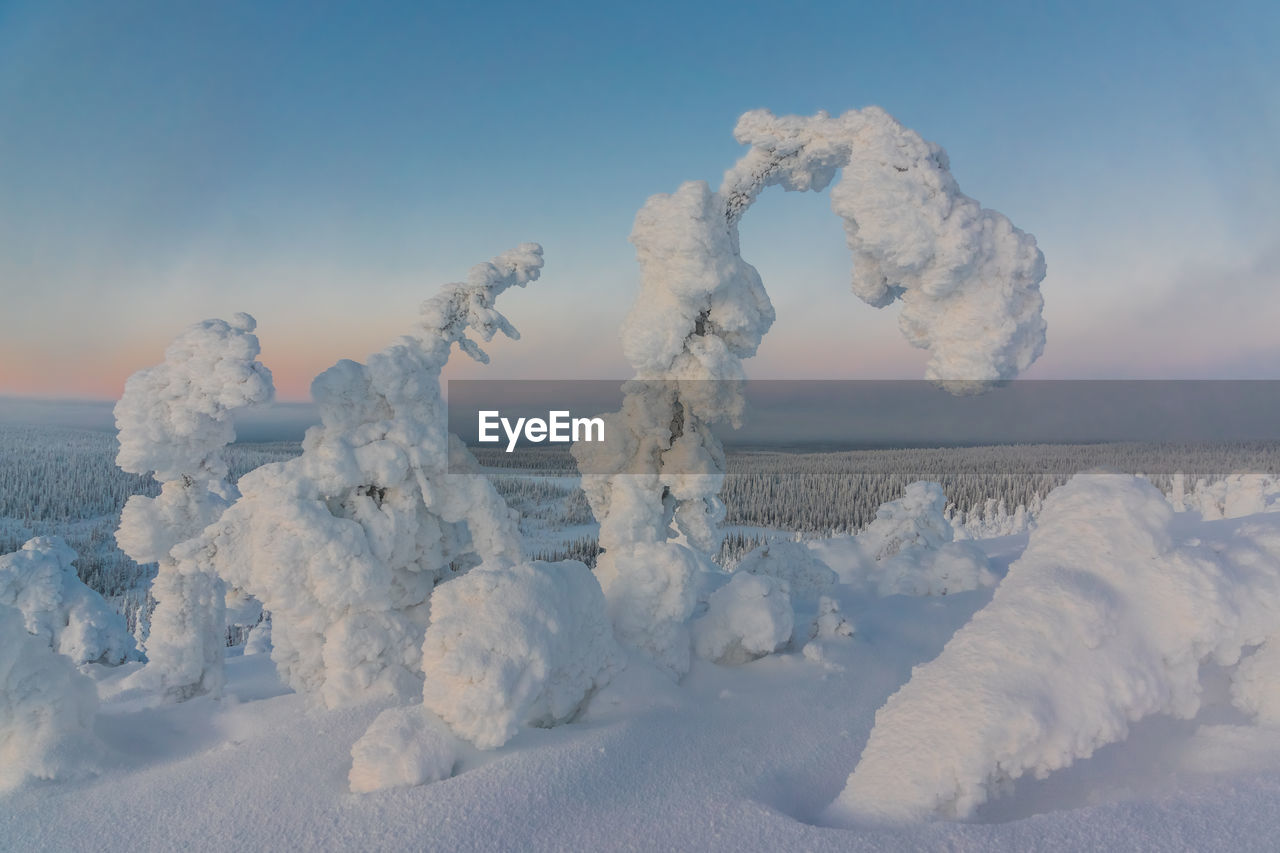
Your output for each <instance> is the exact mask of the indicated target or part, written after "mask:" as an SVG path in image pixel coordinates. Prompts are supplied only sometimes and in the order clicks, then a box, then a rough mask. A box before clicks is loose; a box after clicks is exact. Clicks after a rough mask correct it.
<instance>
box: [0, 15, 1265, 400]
mask: <svg viewBox="0 0 1280 853" xmlns="http://www.w3.org/2000/svg"><path fill="white" fill-rule="evenodd" d="M1278 43H1280V5H1278V4H1275V3H1274V2H1239V3H1231V2H1227V3H1219V4H1208V3H1179V2H1162V3H1150V4H1142V3H1123V2H1107V3H1095V2H1070V3H1039V2H1037V3H1031V2H1024V3H961V2H957V3H945V4H944V3H919V2H900V3H861V2H821V3H817V2H815V3H805V2H794V3H791V2H789V3H785V4H782V3H756V2H745V1H744V0H736V2H729V3H723V2H703V3H666V2H647V3H631V4H611V3H601V2H592V3H554V2H544V3H536V4H535V3H524V4H519V3H503V2H487V3H449V4H439V3H378V2H370V3H358V4H357V3H350V4H341V3H323V2H307V3H289V2H276V3H258V2H219V3H194V2H163V3H161V2H154V3H137V2H128V0H117V1H116V2H112V3H95V2H81V3H69V2H61V0H38V2H8V0H0V394H9V395H40V396H46V397H70V398H92V399H110V398H114V397H116V396H118V395H119V393H120V390H121V388H122V387H123V382H124V379H125V377H127V376H128V375H129V374H130V373H131V372H133V371H135V370H138V369H140V368H143V367H146V366H148V365H151V364H155V363H157V362H158V361H160V360H161V358H162V357H163V350H164V346H165V344H166V343H167V341H168V340H170V339H171V338H173V337H174V336H175V335H176V334H177V333H178V332H179V331H181V329H182V328H183V327H185V326H186V325H188V324H190V323H192V322H196V321H199V320H202V319H205V318H207V317H214V316H222V317H226V316H229V315H230V314H232V313H234V312H236V311H247V312H249V313H251V314H253V315H254V316H255V317H256V318H257V319H258V323H259V325H258V335H259V337H260V339H261V340H262V347H263V356H262V358H263V361H264V362H265V363H266V364H267V365H268V366H269V367H270V368H271V369H272V371H273V372H274V373H275V376H276V384H277V387H278V389H279V394H280V396H281V398H282V399H286V400H304V399H306V398H307V396H308V391H307V389H308V386H309V383H310V379H311V378H312V377H313V376H314V375H315V374H316V373H318V372H320V371H321V370H323V369H324V368H326V367H327V366H329V365H330V364H332V363H333V362H334V361H336V360H337V359H339V358H355V359H363V357H364V356H365V355H367V354H368V353H370V352H372V351H376V350H378V349H381V348H382V347H383V346H384V345H385V344H386V343H387V342H389V341H390V340H391V339H393V338H394V337H395V336H396V335H398V334H401V333H403V332H406V331H408V330H409V329H410V328H411V326H412V324H413V321H414V318H415V317H416V313H417V306H418V304H419V303H420V302H421V301H422V300H423V299H425V298H426V297H427V296H429V295H430V294H431V293H432V292H434V290H435V289H436V288H437V287H438V286H439V285H440V284H442V283H445V282H448V281H456V280H459V279H461V278H463V277H464V276H465V274H466V271H467V269H468V268H469V267H470V266H471V265H472V264H474V263H477V262H479V261H482V260H486V259H488V258H489V257H491V256H493V255H495V254H497V253H498V252H500V251H502V250H504V249H506V248H508V247H510V246H513V245H515V244H517V243H520V242H524V241H529V240H533V241H537V242H540V243H542V244H543V246H544V248H545V252H546V267H545V269H544V272H543V277H542V279H541V280H539V281H538V282H535V283H534V284H533V285H531V286H530V287H529V288H528V289H527V290H526V291H517V292H513V293H508V294H506V295H504V297H503V300H502V302H501V304H500V308H501V309H502V310H503V311H504V313H505V314H506V315H507V316H508V317H509V318H510V319H511V321H512V322H513V323H514V324H515V325H516V327H517V328H519V329H520V330H521V332H522V335H523V337H522V340H521V341H519V342H502V341H495V342H494V343H493V345H492V346H490V347H488V349H489V351H490V353H491V355H492V363H491V365H489V366H488V367H487V368H483V369H482V368H480V367H479V366H476V365H468V364H463V363H460V362H462V361H463V360H464V356H461V355H458V356H455V358H454V360H453V361H452V362H451V364H450V367H449V369H448V372H447V375H448V376H451V377H454V378H480V377H492V378H556V379H561V378H619V377H624V376H626V375H628V373H629V370H628V369H627V366H626V362H625V360H624V359H623V357H622V354H621V347H620V344H619V340H618V334H617V329H618V326H619V324H620V323H621V321H622V318H623V316H624V315H625V313H626V310H627V307H628V306H629V304H630V302H631V300H632V298H633V296H634V294H635V292H636V288H637V286H638V268H637V266H636V264H635V260H634V251H633V249H632V247H631V246H630V244H629V243H628V241H627V237H628V234H629V232H630V230H631V223H632V219H633V217H634V215H635V212H636V210H638V209H639V207H640V206H641V205H642V204H643V202H644V200H645V198H646V197H648V196H649V195H651V194H653V193H658V192H671V191H673V190H675V189H676V188H677V187H678V186H679V185H680V184H681V183H682V182H684V181H686V180H694V179H703V180H707V181H709V182H711V183H712V185H713V186H716V185H718V183H719V179H720V176H721V174H722V173H723V171H724V170H725V169H727V168H728V167H729V166H731V165H732V164H733V162H734V160H735V159H736V158H737V157H738V156H740V154H741V153H742V150H741V147H740V146H738V145H737V143H736V142H735V141H734V140H733V136H732V130H733V125H734V122H735V121H736V119H737V116H738V115H740V114H741V113H742V112H744V111H746V110H749V109H755V108H760V107H765V108H768V109H770V110H773V111H774V112H776V113H805V114H812V113H813V112H815V111H817V110H820V109H823V110H827V111H828V112H831V113H840V112H843V111H845V110H849V109H855V108H861V107H865V106H867V105H871V104H877V105H879V106H882V107H884V108H885V109H887V110H888V111H889V112H890V113H892V114H893V115H894V116H896V117H897V118H898V119H899V120H900V121H902V122H903V123H904V124H906V125H907V126H909V127H911V128H914V129H915V130H917V131H918V132H919V133H921V134H922V135H923V136H924V137H925V138H926V139H929V140H932V141H934V142H937V143H939V144H941V145H942V146H943V147H944V148H946V149H947V151H948V153H949V155H950V158H951V166H952V171H953V173H954V174H955V176H956V178H957V180H958V181H959V183H960V185H961V187H962V188H963V189H964V191H965V192H966V193H968V194H969V195H971V196H973V197H975V198H977V199H979V200H980V201H981V202H982V203H983V204H984V205H985V206H987V207H991V208H994V209H996V210H999V211H1001V212H1003V213H1005V214H1006V215H1007V216H1009V218H1010V219H1012V220H1013V222H1014V223H1015V224H1016V225H1018V226H1019V227H1021V228H1022V229H1024V230H1026V231H1029V232H1031V233H1033V234H1035V235H1036V237H1037V239H1038V240H1039V243H1040V246H1041V248H1042V250H1043V251H1044V253H1045V256H1046V259H1047V263H1048V269H1049V274H1048V277H1047V278H1046V279H1045V281H1044V284H1043V292H1044V295H1045V300H1046V309H1045V316H1046V319H1047V321H1048V324H1049V332H1048V346H1047V348H1046V351H1045V354H1044V356H1043V357H1042V358H1041V360H1040V362H1039V363H1038V364H1037V365H1036V366H1035V367H1033V368H1032V370H1031V371H1029V373H1028V374H1027V375H1028V376H1029V377H1032V378H1280V334H1277V318H1280V158H1278V157H1277V156H1276V153H1277V152H1278V151H1280V58H1278V57H1277V54H1280V52H1277V51H1275V50H1274V49H1273V48H1274V45H1275V44H1278ZM742 249H743V255H744V257H745V258H746V259H747V260H749V261H751V262H752V263H754V264H755V265H756V267H757V268H758V269H759V270H760V272H761V274H762V276H763V278H764V281H765V284H766V287H767V288H768V290H769V293H770V295H771V297H772V299H773V301H774V304H775V306H776V308H777V313H778V320H777V323H776V324H775V325H774V328H773V330H772V331H771V332H770V334H769V335H768V336H767V337H766V338H765V341H764V344H763V345H762V346H761V349H760V352H759V354H758V356H757V357H756V358H755V359H753V360H752V361H751V362H750V363H749V365H748V370H749V372H750V374H751V375H753V376H756V377H760V378H805V379H833V378H918V377H919V376H921V375H922V371H923V364H924V361H925V358H926V356H925V354H924V353H923V352H920V351H916V350H913V349H911V347H910V346H909V345H907V344H906V343H905V342H903V341H902V340H901V337H900V336H899V334H898V332H897V327H896V313H897V309H896V308H894V307H889V308H887V309H883V310H879V311H877V310H875V309H873V308H870V307H869V306H867V305H864V304H862V303H861V302H859V301H858V300H857V299H856V298H855V297H854V296H852V294H851V293H850V292H849V284H848V281H849V265H850V260H849V256H848V250H847V248H846V247H845V243H844V236H843V232H842V229H841V224H840V221H839V219H838V218H837V217H836V216H835V215H834V214H832V213H831V211H830V208H829V204H828V200H827V199H826V198H819V197H817V196H815V195H814V194H811V193H806V194H788V193H783V192H782V191H780V190H777V189H774V190H771V191H769V193H768V194H767V195H765V196H764V197H762V199H761V200H760V202H758V203H757V204H756V205H755V206H754V207H753V208H752V209H751V211H750V213H749V214H748V215H747V217H746V218H745V219H744V220H743V223H742Z"/></svg>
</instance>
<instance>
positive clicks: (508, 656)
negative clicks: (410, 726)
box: [422, 560, 622, 749]
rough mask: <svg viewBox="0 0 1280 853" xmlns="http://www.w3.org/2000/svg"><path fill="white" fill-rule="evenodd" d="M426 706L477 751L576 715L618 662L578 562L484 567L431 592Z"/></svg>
mask: <svg viewBox="0 0 1280 853" xmlns="http://www.w3.org/2000/svg"><path fill="white" fill-rule="evenodd" d="M422 656H423V661H422V668H423V671H424V673H425V675H426V680H425V681H424V683H423V688H422V697H423V704H424V705H425V706H426V708H427V709H428V710H430V711H432V712H434V713H435V714H437V715H438V716H439V717H440V718H441V719H443V720H445V721H446V722H447V723H448V724H449V726H450V727H451V728H452V729H453V731H454V732H455V733H456V734H457V735H458V736H459V737H463V738H465V739H467V740H469V741H471V743H473V744H475V745H476V746H477V747H479V748H481V749H491V748H494V747H498V746H501V745H502V744H504V743H506V742H507V741H508V740H510V739H511V737H512V736H513V735H515V734H516V732H517V731H519V729H520V727H521V726H525V725H529V726H543V727H547V726H553V725H557V724H559V723H563V722H568V721H569V720H572V719H573V718H574V716H576V715H577V713H578V712H579V710H581V708H582V707H583V706H584V704H585V702H586V700H587V699H589V698H590V696H591V695H592V694H593V693H594V692H595V691H596V690H597V689H598V688H599V687H602V686H603V685H604V684H606V683H607V682H608V681H609V679H610V677H611V676H612V675H613V673H614V672H616V671H617V670H618V669H620V668H621V666H622V652H621V649H619V648H618V646H617V643H616V641H615V640H614V638H613V630H612V627H611V625H610V623H609V618H608V615H607V611H606V609H605V601H604V593H603V592H602V591H601V589H600V584H599V583H598V582H597V581H596V579H595V577H593V576H592V574H591V570H590V569H588V568H587V567H586V566H585V565H583V564H582V563H579V562H577V561H576V560H565V561H563V562H558V563H544V562H542V561H536V562H533V563H519V564H517V565H514V566H510V567H495V568H489V567H487V566H481V567H479V568H477V569H473V570H472V571H470V572H468V573H467V574H465V575H463V576H462V577H460V578H456V579H454V580H451V581H449V582H448V583H445V584H441V585H440V586H439V587H438V588H437V589H436V591H435V594H434V595H432V596H431V624H430V626H429V627H428V628H427V633H426V642H425V644H424V646H423V651H422Z"/></svg>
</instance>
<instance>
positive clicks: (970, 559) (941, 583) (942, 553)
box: [877, 541, 996, 595]
mask: <svg viewBox="0 0 1280 853" xmlns="http://www.w3.org/2000/svg"><path fill="white" fill-rule="evenodd" d="M878 575H879V580H878V583H877V592H879V593H880V595H947V594H948V593H955V592H967V591H968V590H971V589H978V588H979V587H984V586H994V585H995V582H996V576H995V575H994V574H993V573H992V571H991V563H990V561H989V560H988V559H987V555H986V552H985V551H983V550H982V549H981V548H979V547H978V546H977V545H975V544H974V543H972V542H968V541H961V542H947V543H945V544H943V545H940V546H939V547H937V548H922V547H918V546H917V547H911V548H904V549H903V550H901V551H899V552H898V553H897V554H895V555H893V556H892V557H888V558H886V559H885V560H883V561H882V562H881V565H880V567H879V572H878Z"/></svg>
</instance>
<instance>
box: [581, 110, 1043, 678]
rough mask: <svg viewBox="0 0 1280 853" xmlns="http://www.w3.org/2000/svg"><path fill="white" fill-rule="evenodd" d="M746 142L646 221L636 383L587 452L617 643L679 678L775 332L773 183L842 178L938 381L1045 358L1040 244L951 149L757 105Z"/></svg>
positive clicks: (865, 275) (840, 204) (880, 293)
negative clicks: (697, 579)
mask: <svg viewBox="0 0 1280 853" xmlns="http://www.w3.org/2000/svg"><path fill="white" fill-rule="evenodd" d="M735 135H736V137H737V138H738V140H739V141H740V142H742V143H743V144H746V145H749V146H750V150H749V151H748V152H747V154H746V155H745V156H744V157H743V158H742V159H741V160H740V161H739V162H738V163H737V164H736V165H735V166H734V167H733V168H732V169H730V170H729V171H728V172H727V173H726V175H725V177H724V181H723V183H722V184H721V187H720V189H719V190H718V191H712V190H711V188H710V187H709V186H708V185H707V184H706V183H705V182H701V181H692V182H689V183H686V184H684V185H682V186H681V187H680V188H679V189H678V190H677V191H676V192H675V193H673V194H671V195H656V196H653V197H652V198H650V199H649V200H648V202H646V204H645V206H644V207H643V208H642V209H641V210H640V212H639V214H637V216H636V221H635V227H634V229H633V231H632V234H631V240H632V242H633V243H634V244H635V246H636V251H637V256H638V259H639V262H640V266H641V279H642V281H641V289H640V293H639V295H638V297H637V300H636V302H635V305H634V307H633V308H632V309H631V313H630V314H629V315H628V317H627V320H626V322H625V323H624V325H623V329H622V340H623V348H624V351H625V353H626V356H627V358H628V359H629V360H630V362H631V364H632V365H633V367H634V368H635V370H636V376H637V380H639V381H633V382H631V383H629V384H628V385H627V386H626V388H625V395H626V396H625V399H624V402H623V407H622V410H621V411H620V412H618V413H617V414H615V415H614V416H612V417H611V418H609V419H608V421H607V425H606V430H605V435H606V441H605V442H604V443H599V444H586V443H581V444H578V445H576V446H575V448H574V452H575V455H576V456H577V457H578V460H579V465H580V467H581V469H582V471H583V472H584V476H583V486H584V489H585V491H586V494H587V498H588V500H589V502H590V504H591V508H592V511H593V512H594V513H595V514H596V517H597V518H598V519H599V521H600V546H601V548H602V553H601V555H600V558H599V561H598V564H597V575H598V577H599V578H600V581H601V584H602V585H603V587H604V589H605V594H606V596H607V597H608V598H609V601H610V608H611V611H612V612H613V613H614V614H615V627H616V628H617V632H618V636H619V638H620V639H622V640H623V641H624V642H626V643H627V644H629V645H631V646H634V647H637V648H641V649H644V650H645V651H646V652H647V653H648V654H649V655H650V656H651V657H653V658H654V659H655V661H657V662H658V663H659V664H660V665H662V666H664V667H665V668H667V669H668V670H669V671H670V672H671V673H672V674H674V675H676V676H679V675H680V674H682V673H683V671H684V669H685V668H687V665H688V653H687V644H688V636H687V632H686V631H684V630H683V628H684V622H685V621H686V620H687V619H688V618H689V615H690V613H691V612H692V607H693V604H692V603H693V600H694V597H695V596H696V584H695V583H694V582H693V578H694V576H695V575H696V572H697V571H698V568H699V566H700V564H701V561H705V560H706V559H707V556H708V555H709V554H710V553H712V552H713V549H714V548H715V547H716V546H718V545H719V536H718V534H717V526H718V524H719V523H720V521H721V520H722V519H723V517H724V505H723V504H722V503H721V502H720V499H719V497H718V494H719V491H720V488H721V486H722V484H723V479H724V471H725V461H724V454H723V450H722V448H721V446H720V442H719V440H718V439H717V438H716V437H715V436H714V435H713V434H712V432H711V425H712V424H714V423H717V422H728V423H733V424H736V423H738V421H739V419H740V418H741V416H742V412H743V402H744V401H743V395H742V393H741V382H742V380H743V379H744V378H745V374H744V372H743V366H742V360H743V359H745V358H748V357H750V356H752V355H754V354H755V352H756V349H757V347H758V346H759V344H760V341H761V338H762V337H763V335H764V334H765V332H767V331H768V329H769V327H770V325H771V324H772V323H773V320H774V310H773V306H772V305H771V304H770V302H769V297H768V295H767V294H766V292H765V289H764V286H763V283H762V282H761V279H760V276H759V274H758V273H757V272H756V270H755V268H754V267H752V266H751V265H750V264H748V263H747V262H746V261H744V260H743V259H742V256H741V254H740V251H739V241H738V222H739V220H740V219H741V217H742V215H743V214H744V213H745V212H746V210H747V209H748V208H749V207H750V205H751V204H752V203H753V202H754V201H755V199H756V197H757V196H758V195H759V193H760V192H761V191H762V190H763V189H765V188H766V187H768V186H773V185H779V186H782V187H783V188H784V189H787V190H822V189H823V188H825V187H826V186H827V185H828V184H829V183H831V181H832V180H833V179H834V178H835V175H836V172H837V171H838V170H841V169H843V174H842V176H841V179H840V181H839V182H838V183H837V185H836V186H835V188H834V189H833V190H832V194H831V204H832V208H833V209H834V211H835V212H836V213H837V215H839V216H840V217H841V219H843V220H844V223H845V233H846V237H847V240H848V243H849V247H850V249H851V250H852V252H853V256H854V273H853V289H854V293H855V294H856V295H857V296H858V297H860V298H861V299H862V300H863V301H865V302H867V303H868V304H870V305H873V306H876V307H883V306H886V305H889V304H890V303H893V302H895V301H900V302H901V303H902V306H903V308H902V313H901V315H900V318H899V320H900V326H901V329H902V332H903V334H904V335H905V336H906V338H907V340H909V341H910V342H911V343H912V344H913V345H915V346H919V347H923V348H925V349H928V350H929V351H930V359H929V363H928V368H927V370H926V376H927V377H928V378H930V379H935V380H940V381H945V382H947V383H949V384H950V387H951V388H952V390H957V391H961V390H963V391H967V390H978V389H981V388H982V387H984V386H985V385H986V384H988V383H992V382H998V381H1002V380H1007V379H1011V378H1013V377H1014V376H1016V375H1017V374H1018V373H1019V372H1020V371H1021V370H1023V369H1025V368H1026V367H1027V366H1028V365H1029V364H1031V362H1032V361H1034V360H1035V359H1036V358H1037V357H1038V356H1039V355H1040V352H1041V350H1042V349H1043V346H1044V328H1045V327H1044V320H1043V319H1042V317H1041V307H1042V299H1041V296H1040V292H1039V284H1040V281H1041V279H1043V277H1044V271H1045V270H1044V258H1043V256H1042V255H1041V253H1040V251H1039V249H1037V248H1036V244H1035V240H1034V239H1033V238H1032V237H1031V236H1030V235H1028V234H1025V233H1023V232H1022V231H1019V230H1018V229H1017V228H1015V227H1013V225H1012V224H1010V222H1009V220H1008V219H1006V218H1005V217H1004V216H1002V215H1001V214H999V213H996V212H994V211H991V210H986V209H984V208H982V207H981V206H980V205H979V204H978V203H977V202H976V201H974V200H973V199H971V198H969V197H968V196H966V195H964V194H963V193H962V192H960V189H959V187H958V186H957V185H956V182H955V180H954V178H952V176H951V173H950V172H949V171H948V161H947V156H946V154H945V152H943V151H942V149H941V148H939V147H938V146H936V145H933V144H931V143H928V142H925V141H924V140H923V139H921V138H920V136H919V135H918V134H916V133H915V132H913V131H911V130H908V129H906V128H904V127H903V126H902V125H900V124H899V123H898V122H897V121H895V120H894V119H893V118H892V117H890V116H889V115H888V114H887V113H885V112H884V111H883V110H881V109H879V108H876V107H869V108H867V109H864V110H861V111H857V110H855V111H851V112H848V113H845V114H844V115H842V116H838V117H832V116H828V115H827V114H825V113H819V114H818V115H816V116H813V117H797V116H787V117H776V116H774V115H772V114H771V113H769V112H767V111H763V110H761V111H755V112H750V113H747V114H746V115H744V116H743V117H742V118H741V119H740V120H739V122H738V126H737V129H736V131H735ZM588 472H589V473H588ZM619 475H621V476H619ZM633 573H640V574H642V575H643V576H644V580H642V581H640V582H637V581H635V580H634V579H629V578H628V577H627V576H628V575H629V574H633ZM616 614H624V615H625V620H626V621H625V623H618V622H617V621H616V618H617V616H616Z"/></svg>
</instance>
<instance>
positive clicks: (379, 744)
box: [347, 705, 459, 794]
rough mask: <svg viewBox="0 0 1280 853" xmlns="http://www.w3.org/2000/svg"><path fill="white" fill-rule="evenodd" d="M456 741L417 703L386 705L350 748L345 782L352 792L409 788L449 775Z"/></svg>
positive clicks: (455, 752)
mask: <svg viewBox="0 0 1280 853" xmlns="http://www.w3.org/2000/svg"><path fill="white" fill-rule="evenodd" d="M458 746H459V744H458V741H457V739H456V738H454V736H453V735H452V734H450V732H449V729H448V727H447V726H445V725H444V723H442V722H440V720H439V719H437V718H436V717H435V715H433V714H431V713H428V712H427V711H426V710H425V709H423V708H422V706H420V705H415V706H413V707H408V708H403V707H402V708H389V709H388V710H386V711H383V712H382V713H381V714H379V715H378V718H377V719H376V720H374V721H373V725H371V726H369V730H368V731H366V732H365V733H364V736H363V737H361V738H360V740H358V741H356V743H355V745H354V746H352V747H351V772H350V773H349V774H348V775H347V783H348V784H349V785H350V787H351V792H352V793H353V794H365V793H369V792H370V791H381V790H383V789H385V788H408V787H412V786H414V785H425V784H427V783H429V782H439V781H440V780H441V779H448V778H449V777H450V776H452V775H453V768H454V766H455V765H456V764H457V763H458V757H459V756H458Z"/></svg>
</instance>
